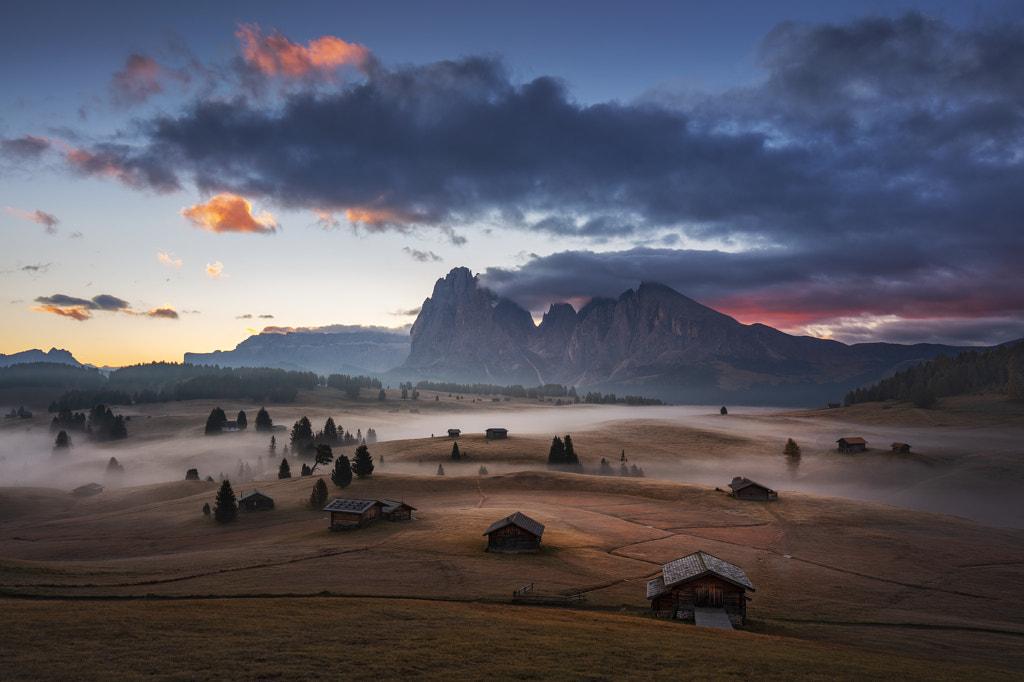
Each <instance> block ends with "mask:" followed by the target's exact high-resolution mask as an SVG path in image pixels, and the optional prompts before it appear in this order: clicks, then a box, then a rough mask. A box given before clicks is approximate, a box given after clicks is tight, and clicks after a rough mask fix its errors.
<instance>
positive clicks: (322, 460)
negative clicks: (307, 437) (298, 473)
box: [310, 443, 334, 471]
mask: <svg viewBox="0 0 1024 682" xmlns="http://www.w3.org/2000/svg"><path fill="white" fill-rule="evenodd" d="M333 461H334V452H333V451H332V450H331V446H330V445H328V444H327V443H320V444H318V445H317V446H316V455H315V461H314V462H313V466H312V468H311V469H310V471H316V468H317V467H318V466H327V465H328V464H330V463H331V462H333Z"/></svg>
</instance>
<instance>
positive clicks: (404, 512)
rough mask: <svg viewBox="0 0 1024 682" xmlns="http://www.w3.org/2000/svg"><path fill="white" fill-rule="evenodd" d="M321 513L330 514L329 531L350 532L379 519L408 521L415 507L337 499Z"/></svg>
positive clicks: (393, 503) (395, 503)
mask: <svg viewBox="0 0 1024 682" xmlns="http://www.w3.org/2000/svg"><path fill="white" fill-rule="evenodd" d="M321 511H325V512H330V515H331V516H330V524H329V526H328V527H329V528H330V529H331V530H351V529H354V528H362V527H363V526H365V525H366V524H368V523H372V522H374V521H377V520H380V519H383V520H385V521H408V520H410V519H411V518H412V513H413V512H414V511H416V507H413V506H411V505H408V504H406V503H405V502H396V501H394V500H350V499H346V498H341V497H339V498H337V499H335V500H332V501H331V503H330V504H328V505H327V506H326V507H324V508H323V509H322V510H321Z"/></svg>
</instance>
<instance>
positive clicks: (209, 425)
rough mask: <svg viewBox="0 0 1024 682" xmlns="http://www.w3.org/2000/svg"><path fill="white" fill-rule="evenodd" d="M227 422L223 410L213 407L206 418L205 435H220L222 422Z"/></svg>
mask: <svg viewBox="0 0 1024 682" xmlns="http://www.w3.org/2000/svg"><path fill="white" fill-rule="evenodd" d="M227 420H228V417H227V415H226V414H224V410H222V409H220V408H219V407H215V408H213V409H212V410H210V416H209V417H207V418H206V435H207V436H217V435H220V432H221V431H220V429H221V427H222V426H224V422H226V421H227Z"/></svg>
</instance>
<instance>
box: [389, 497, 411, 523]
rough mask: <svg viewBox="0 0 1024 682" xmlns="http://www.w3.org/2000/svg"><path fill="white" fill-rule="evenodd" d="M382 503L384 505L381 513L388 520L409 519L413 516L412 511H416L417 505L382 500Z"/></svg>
mask: <svg viewBox="0 0 1024 682" xmlns="http://www.w3.org/2000/svg"><path fill="white" fill-rule="evenodd" d="M381 504H383V505H384V507H383V508H382V509H381V510H380V513H381V516H382V517H383V518H384V520H386V521H408V520H410V519H411V518H412V513H413V512H414V511H416V507H413V506H410V505H408V504H406V503H405V502H395V501H394V500H381Z"/></svg>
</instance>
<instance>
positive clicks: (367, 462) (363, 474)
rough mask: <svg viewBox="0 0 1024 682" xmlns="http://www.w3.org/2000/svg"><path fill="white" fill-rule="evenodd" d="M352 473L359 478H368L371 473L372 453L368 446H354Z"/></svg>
mask: <svg viewBox="0 0 1024 682" xmlns="http://www.w3.org/2000/svg"><path fill="white" fill-rule="evenodd" d="M352 473H354V474H355V475H356V476H358V477H359V478H360V479H363V478H369V477H370V476H372V475H373V455H371V454H370V450H369V448H367V447H366V446H365V445H360V446H359V447H358V448H356V456H355V460H354V461H353V462H352Z"/></svg>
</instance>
